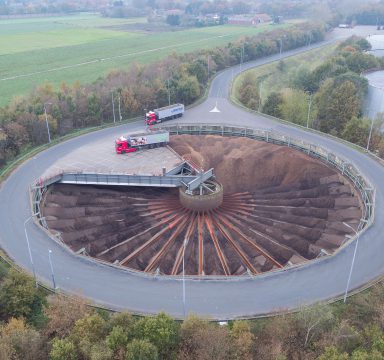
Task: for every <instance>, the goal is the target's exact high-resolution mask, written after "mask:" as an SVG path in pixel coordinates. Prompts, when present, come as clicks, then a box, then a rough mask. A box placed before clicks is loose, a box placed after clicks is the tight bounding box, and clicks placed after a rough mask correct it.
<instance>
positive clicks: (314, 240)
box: [43, 135, 361, 275]
mask: <svg viewBox="0 0 384 360" xmlns="http://www.w3.org/2000/svg"><path fill="white" fill-rule="evenodd" d="M171 146H172V147H173V149H174V150H175V151H177V152H178V153H179V154H180V155H185V156H186V157H187V158H192V159H193V161H194V162H196V163H199V164H200V166H202V167H204V168H205V169H209V168H211V167H213V168H214V169H215V174H216V177H217V180H218V181H219V182H220V183H222V184H223V185H224V190H225V195H224V201H223V204H222V205H221V206H220V207H219V208H218V209H215V210H212V211H209V212H203V213H202V212H200V213H198V212H193V211H191V210H187V209H183V208H182V206H181V205H180V202H179V200H178V192H177V191H176V190H175V189H156V188H133V187H127V188H122V187H116V188H101V187H92V186H81V185H80V186H77V185H62V184H56V185H53V186H52V187H50V189H49V191H48V192H47V195H46V198H45V206H44V207H43V212H44V216H45V217H46V221H47V224H48V226H49V228H50V229H52V230H55V231H58V232H60V233H61V236H62V239H63V241H64V242H65V243H66V244H68V245H69V246H70V247H71V248H72V249H73V250H74V251H79V250H82V251H83V252H85V253H86V254H89V255H90V256H94V257H97V258H100V259H102V260H105V261H108V262H112V263H118V264H121V265H123V266H128V267H130V268H133V269H136V270H140V271H146V272H152V273H155V272H156V273H160V274H173V275H177V274H180V273H181V272H182V257H183V250H184V245H185V272H186V274H191V275H196V274H197V275H241V274H244V273H247V272H251V273H255V274H257V273H261V272H265V271H270V270H273V269H278V268H281V267H284V266H289V265H293V264H297V263H302V262H305V261H307V260H310V259H313V258H316V257H318V256H322V255H324V254H331V253H332V252H334V251H335V250H336V249H337V248H338V247H339V246H340V245H341V244H342V243H343V242H344V240H345V235H346V234H347V233H350V231H349V229H348V228H347V227H346V226H345V225H343V224H342V222H343V221H344V222H348V223H350V224H351V225H352V226H356V224H357V223H358V219H360V217H361V210H360V207H359V199H358V197H357V196H356V193H355V190H354V189H353V187H352V186H351V185H350V184H349V182H348V181H346V180H345V179H344V178H342V177H341V175H339V174H338V173H337V172H336V171H335V170H333V169H331V168H329V167H327V166H326V165H325V164H323V163H321V162H318V161H316V160H314V159H312V158H310V157H307V156H306V155H304V154H302V153H300V152H297V151H295V150H292V149H289V148H287V147H281V146H277V145H271V144H267V143H263V142H258V141H254V140H250V139H245V138H222V137H217V136H188V135H182V136H173V137H172V138H171Z"/></svg>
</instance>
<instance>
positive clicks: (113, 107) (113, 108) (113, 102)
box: [112, 91, 116, 123]
mask: <svg viewBox="0 0 384 360" xmlns="http://www.w3.org/2000/svg"><path fill="white" fill-rule="evenodd" d="M112 111H113V123H116V114H115V101H114V99H113V91H112Z"/></svg>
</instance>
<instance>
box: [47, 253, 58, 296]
mask: <svg viewBox="0 0 384 360" xmlns="http://www.w3.org/2000/svg"><path fill="white" fill-rule="evenodd" d="M51 254H52V250H50V249H49V250H48V259H49V265H50V266H51V277H52V284H53V289H54V290H56V282H55V274H54V272H53V265H52V259H51Z"/></svg>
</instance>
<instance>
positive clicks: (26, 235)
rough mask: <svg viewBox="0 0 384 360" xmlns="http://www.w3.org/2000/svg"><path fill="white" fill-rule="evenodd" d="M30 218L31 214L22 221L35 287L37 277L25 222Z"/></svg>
mask: <svg viewBox="0 0 384 360" xmlns="http://www.w3.org/2000/svg"><path fill="white" fill-rule="evenodd" d="M31 219H32V216H30V217H29V218H28V219H27V220H25V221H24V233H25V239H26V240H27V247H28V253H29V260H30V262H31V265H32V272H33V278H34V279H35V286H36V288H37V287H38V284H37V278H36V271H35V264H34V262H33V257H32V251H31V246H30V244H29V238H28V232H27V222H28V221H29V220H31Z"/></svg>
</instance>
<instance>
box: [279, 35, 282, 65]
mask: <svg viewBox="0 0 384 360" xmlns="http://www.w3.org/2000/svg"><path fill="white" fill-rule="evenodd" d="M279 42H280V55H279V59H280V60H281V52H282V50H283V39H281V38H280V39H279Z"/></svg>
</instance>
